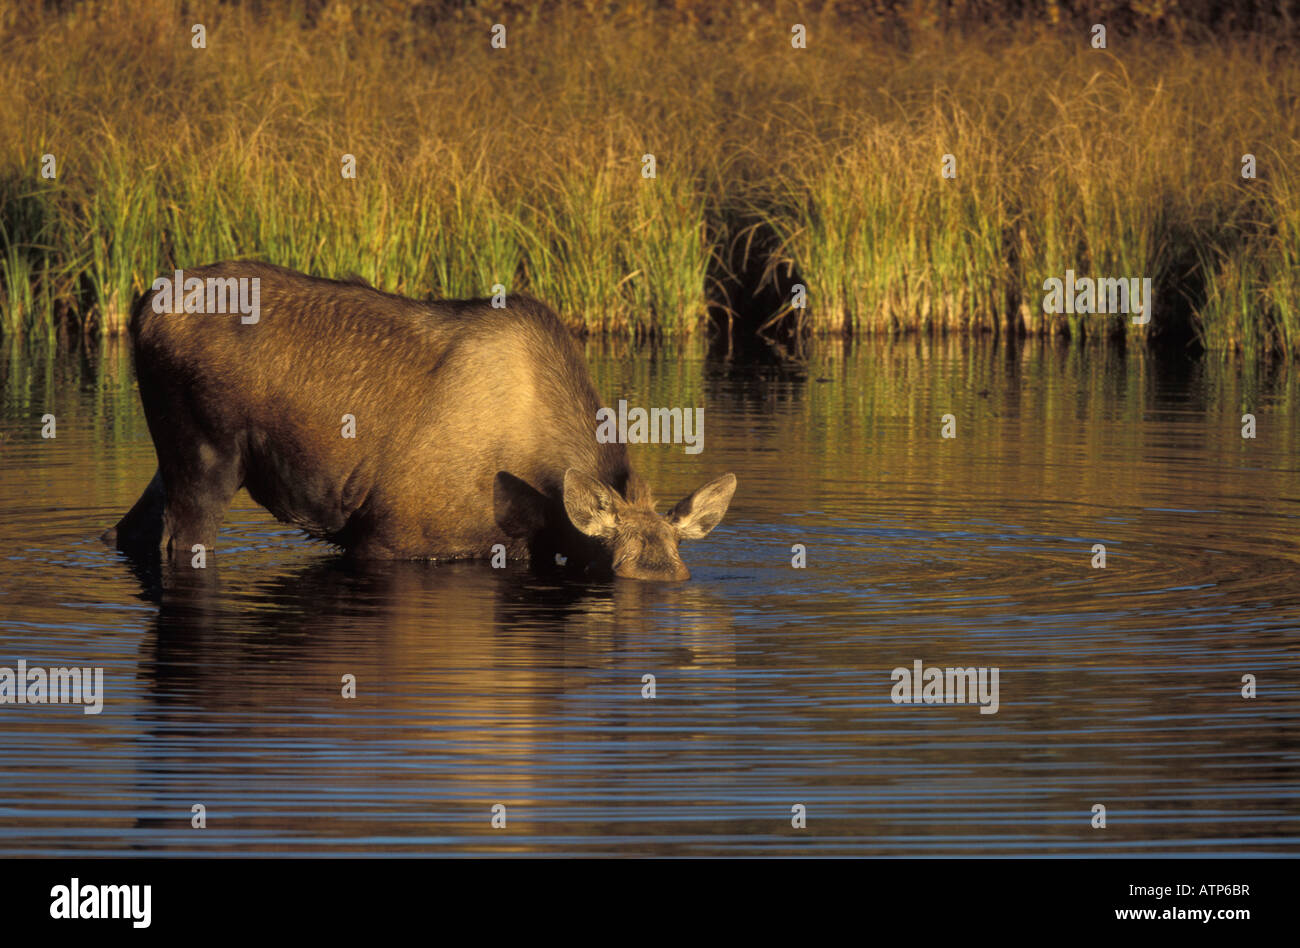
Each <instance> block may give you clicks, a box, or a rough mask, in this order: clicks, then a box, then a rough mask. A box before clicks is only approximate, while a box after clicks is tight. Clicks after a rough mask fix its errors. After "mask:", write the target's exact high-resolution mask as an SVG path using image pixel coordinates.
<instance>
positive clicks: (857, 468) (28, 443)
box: [0, 340, 1300, 855]
mask: <svg viewBox="0 0 1300 948" xmlns="http://www.w3.org/2000/svg"><path fill="white" fill-rule="evenodd" d="M589 359H590V361H591V362H592V366H593V374H594V375H595V376H596V378H597V383H598V387H599V389H600V390H601V392H602V393H603V394H604V395H605V397H606V399H607V400H608V402H609V403H611V404H613V403H615V402H616V400H617V399H618V398H627V399H628V400H629V402H630V403H631V404H634V405H637V404H639V405H662V406H672V405H703V406H704V407H705V409H706V411H705V449H704V452H703V453H702V454H699V455H695V456H692V455H686V454H685V453H684V452H683V451H682V450H681V448H680V447H671V446H643V447H641V448H639V449H634V459H636V460H638V461H639V462H640V463H639V466H640V467H641V468H642V469H643V470H644V472H645V473H646V474H647V475H648V477H649V479H650V480H651V482H652V483H653V484H654V485H655V487H656V493H657V495H658V496H660V497H662V498H663V499H664V500H667V501H669V502H671V501H672V500H675V499H676V498H677V497H679V496H681V495H683V494H685V493H686V492H688V491H689V490H691V489H692V488H693V487H695V486H697V485H698V484H699V483H701V482H703V481H704V480H706V479H708V478H710V477H713V476H715V475H717V474H720V473H723V472H725V471H734V472H735V473H736V474H737V476H738V478H739V481H740V487H739V490H738V491H737V494H736V498H735V501H734V503H733V505H732V508H731V511H730V513H729V514H728V516H727V518H726V520H725V521H724V522H723V524H722V526H721V527H719V528H718V530H717V531H715V532H714V533H713V534H712V535H711V536H709V537H708V538H706V539H705V540H702V541H699V542H697V543H695V544H693V545H690V546H684V547H683V554H684V558H685V560H686V562H687V564H688V565H689V566H690V568H691V570H692V572H693V574H694V575H693V578H692V580H691V581H690V582H688V583H685V584H681V585H651V584H638V583H635V582H629V581H618V582H616V583H613V584H606V585H589V586H580V585H557V584H555V583H552V582H543V581H541V580H538V579H534V578H531V577H530V576H529V575H528V574H527V573H525V572H522V571H520V570H516V569H511V570H505V571H497V570H492V569H490V568H488V567H487V566H485V565H457V566H430V565H422V564H398V565H391V566H383V567H377V568H374V569H369V570H366V571H357V570H351V569H348V568H345V567H344V566H343V565H342V564H341V563H340V562H339V561H338V560H337V559H335V558H334V557H333V556H331V555H330V553H329V552H328V550H327V549H325V548H323V547H321V546H319V545H317V544H314V543H312V542H310V541H307V540H304V539H302V538H301V537H300V536H299V535H297V534H296V533H295V532H294V531H292V530H290V529H288V528H286V527H284V526H282V525H280V524H278V523H276V522H275V521H274V520H272V519H271V518H270V517H269V515H267V514H266V513H265V512H263V511H261V510H260V509H259V508H257V507H256V506H254V505H252V504H251V502H250V501H249V500H248V499H247V497H246V496H244V495H242V494H241V496H240V498H239V500H238V502H237V505H236V507H235V508H234V509H232V511H231V512H230V514H229V516H228V518H227V522H226V526H225V529H224V530H223V533H222V537H221V541H222V542H221V548H220V551H219V552H218V554H217V556H216V563H215V566H214V568H213V569H210V570H209V571H208V572H207V573H205V574H192V573H191V574H189V575H180V576H176V575H168V576H166V577H163V578H162V581H161V583H162V589H161V595H160V590H159V588H158V587H159V579H158V577H148V576H143V577H142V576H139V575H137V574H136V573H134V572H133V571H132V570H131V569H130V568H129V567H128V565H127V564H126V563H125V561H124V560H123V559H122V558H121V557H120V556H119V555H118V554H117V553H116V552H112V551H108V550H106V549H105V548H104V547H102V546H101V545H100V543H99V542H98V540H97V539H96V536H97V534H98V533H99V532H100V531H101V530H103V529H104V528H105V527H107V526H108V525H110V524H111V523H113V522H115V520H116V519H117V518H118V517H119V516H120V515H121V514H122V512H123V511H125V510H126V509H127V507H128V506H129V505H130V504H131V503H132V502H133V501H134V500H135V498H136V496H137V495H138V493H139V492H140V490H141V488H142V487H143V486H144V484H145V483H146V482H147V481H148V479H149V477H150V476H151V475H152V472H153V469H154V462H153V456H152V448H151V445H150V443H149V439H148V434H147V431H146V428H145V426H144V422H143V418H142V415H141V413H140V409H139V405H138V398H137V397H136V395H135V394H134V392H133V391H132V390H131V383H130V374H129V369H128V367H127V363H126V361H125V353H123V352H122V351H120V349H117V348H113V349H110V350H108V351H107V352H105V353H103V354H95V353H91V354H84V353H79V354H74V355H71V356H52V355H48V354H39V353H38V354H36V355H35V356H32V355H31V354H22V353H15V352H12V351H6V352H5V354H4V362H3V363H2V368H0V371H3V372H4V373H5V378H4V384H3V398H4V401H3V410H2V411H0V472H2V474H3V478H2V480H0V629H2V633H0V634H2V636H3V639H2V642H3V644H2V646H0V647H2V651H0V665H8V666H10V667H13V666H15V665H16V663H17V661H18V659H26V661H27V662H28V664H29V665H35V666H65V665H71V664H76V665H83V666H102V667H103V668H104V670H105V686H106V691H107V698H106V702H105V706H104V710H103V712H102V713H101V714H99V715H97V716H95V715H85V714H83V713H82V712H81V710H79V709H77V708H72V707H59V706H33V705H22V706H18V705H4V706H0V755H2V756H3V760H4V766H3V767H2V768H0V854H4V855H38V854H40V855H47V854H48V855H73V854H96V855H109V854H128V855H129V854H147V853H167V854H215V853H219V854H237V853H279V854H355V853H375V852H380V853H392V854H410V855H417V854H470V853H489V854H550V855H556V854H589V853H620V854H657V855H769V854H771V855H796V854H825V855H953V854H959V855H966V854H989V855H1009V854H1033V855H1047V854H1052V855H1078V854H1084V855H1094V854H1118V855H1155V854H1175V855H1184V854H1193V853H1224V854H1230V853H1239V854H1251V855H1279V854H1287V855H1295V854H1297V853H1300V835H1298V833H1297V830H1298V829H1300V825H1298V821H1300V793H1298V791H1300V766H1298V765H1300V741H1298V740H1297V730H1296V724H1297V708H1298V705H1297V686H1298V683H1300V675H1298V674H1297V671H1300V649H1298V646H1300V639H1298V636H1297V624H1298V620H1300V543H1298V539H1300V520H1298V518H1300V481H1298V480H1297V457H1298V454H1297V449H1298V448H1300V418H1298V416H1297V411H1296V408H1295V405H1296V404H1297V401H1296V396H1297V394H1300V393H1298V392H1297V388H1298V387H1300V383H1298V382H1297V378H1296V373H1295V371H1294V369H1290V370H1288V369H1287V368H1286V367H1282V368H1280V369H1276V370H1267V369H1262V368H1258V367H1255V366H1251V365H1243V364H1237V363H1231V362H1229V363H1225V364H1220V363H1217V362H1215V361H1214V360H1207V361H1203V362H1195V361H1184V360H1170V361H1168V362H1157V361H1155V360H1154V359H1153V358H1152V357H1150V356H1149V355H1145V354H1143V353H1139V352H1133V351H1132V350H1130V351H1128V352H1127V353H1125V352H1123V351H1121V350H1115V349H1084V348H1077V347H1076V348H1061V347H1056V346H1051V345H1042V344H1031V345H1025V346H1016V347H1006V346H1001V347H999V346H994V345H992V344H989V343H982V342H978V341H976V342H970V341H957V340H940V341H935V342H926V341H915V340H914V341H904V342H896V343H885V342H879V343H866V344H862V345H859V346H858V347H856V348H846V347H844V346H842V345H839V344H831V343H822V344H820V345H818V346H815V347H814V350H813V352H812V354H811V357H810V358H809V360H808V362H807V363H806V364H804V365H802V366H801V365H782V364H779V363H776V362H774V361H768V362H766V363H752V362H741V361H727V360H723V359H708V358H705V357H704V356H703V355H702V354H700V353H692V352H687V353H685V354H660V355H654V354H649V353H627V352H601V351H598V350H596V349H594V348H593V349H592V350H591V351H590V352H589ZM47 411H48V412H52V413H53V414H54V415H55V416H56V420H57V426H58V427H57V437H56V438H54V439H52V440H48V439H42V438H41V437H40V418H41V416H42V415H43V414H44V413H45V412H47ZM1245 412H1251V413H1253V414H1254V415H1255V416H1256V419H1257V424H1258V437H1257V438H1255V439H1253V440H1247V439H1243V438H1242V436H1241V428H1242V421H1241V416H1242V415H1243V414H1244V413H1245ZM945 413H952V414H953V415H954V417H955V420H956V433H957V437H956V438H955V439H950V440H946V439H943V438H941V437H940V428H941V424H942V421H941V416H942V415H944V414H945ZM1096 543H1102V544H1104V545H1105V547H1106V567H1105V569H1094V568H1093V567H1092V561H1093V557H1094V554H1093V551H1092V548H1093V545H1094V544H1096ZM795 544H803V545H804V546H805V547H806V550H807V554H806V555H807V568H805V569H795V568H792V566H791V558H792V553H791V548H792V546H793V545H795ZM196 575H198V576H201V578H199V579H196V578H195V576H196ZM917 659H920V660H922V661H923V662H924V663H925V664H927V665H941V666H947V665H961V666H976V667H997V668H998V669H999V670H1000V679H999V680H1000V707H999V710H998V712H997V713H996V714H987V715H986V714H980V713H979V709H978V707H976V706H974V705H964V706H959V705H934V706H925V705H895V704H893V703H891V701H890V691H891V687H892V684H893V683H892V681H891V677H890V672H891V670H892V669H893V668H895V667H897V666H904V667H911V665H912V663H913V662H914V661H915V660H917ZM349 674H351V675H355V676H356V682H357V696H356V698H355V699H350V700H349V699H345V698H343V697H342V696H341V693H340V691H341V688H342V685H341V680H342V678H343V676H344V675H349ZM647 674H652V675H654V676H655V685H656V697H655V698H654V699H652V700H650V699H646V698H643V697H642V688H643V684H642V676H644V675H647ZM1247 674H1249V675H1253V676H1255V677H1256V679H1257V682H1258V684H1257V688H1258V696H1257V697H1255V698H1254V699H1245V698H1243V697H1242V695H1241V689H1242V677H1243V675H1247ZM498 803H499V804H504V805H505V807H506V820H507V822H506V826H505V827H504V828H493V827H492V825H491V819H492V807H493V806H494V805H495V804H498ZM195 804H202V805H203V806H204V807H205V808H206V819H207V827H206V828H205V829H196V828H193V827H192V826H191V813H192V807H193V806H194V805H195ZM796 804H802V805H804V806H805V807H806V808H807V826H806V828H804V829H796V828H793V827H792V826H791V808H792V806H794V805H796ZM1095 804H1103V805H1104V806H1105V807H1106V818H1107V825H1106V827H1105V828H1104V829H1102V828H1093V826H1092V825H1091V821H1092V808H1093V806H1094V805H1095Z"/></svg>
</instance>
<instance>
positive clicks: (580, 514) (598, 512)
mask: <svg viewBox="0 0 1300 948" xmlns="http://www.w3.org/2000/svg"><path fill="white" fill-rule="evenodd" d="M620 506H622V501H621V499H620V498H619V497H618V495H617V494H615V493H614V490H613V488H611V487H607V486H606V485H604V484H602V483H601V482H600V481H598V480H596V479H595V478H594V477H590V476H588V475H586V474H583V473H582V472H581V471H577V470H574V469H573V468H569V469H568V470H567V471H565V472H564V509H565V512H567V513H568V515H569V520H571V521H572V522H573V525H574V526H575V527H577V528H578V529H579V530H581V531H582V532H583V533H585V534H586V535H587V536H589V537H610V536H613V535H614V532H615V531H616V530H617V529H618V508H619V507H620Z"/></svg>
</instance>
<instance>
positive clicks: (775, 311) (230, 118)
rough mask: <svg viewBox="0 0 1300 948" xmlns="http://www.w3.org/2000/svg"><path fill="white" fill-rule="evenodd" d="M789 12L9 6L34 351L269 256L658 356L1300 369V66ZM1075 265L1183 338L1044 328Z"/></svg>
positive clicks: (3, 221)
mask: <svg viewBox="0 0 1300 948" xmlns="http://www.w3.org/2000/svg"><path fill="white" fill-rule="evenodd" d="M758 6H759V5H749V4H745V5H743V6H742V5H737V8H736V9H735V10H734V11H733V10H725V11H724V10H722V9H719V8H712V7H709V6H706V5H704V4H698V5H697V4H691V3H678V4H675V5H673V6H672V7H671V8H669V7H660V6H657V5H654V4H647V3H621V4H605V5H602V4H600V3H596V2H591V3H587V4H583V5H577V4H573V5H566V4H558V5H555V4H548V5H545V6H543V7H541V8H537V9H526V8H523V7H521V8H518V9H517V10H515V12H511V9H512V8H507V9H506V11H505V12H502V11H501V10H500V9H498V8H496V7H492V8H489V7H481V8H480V7H477V6H474V5H472V4H470V5H463V4H458V5H447V9H446V10H443V9H441V8H438V9H435V8H434V5H432V4H428V3H418V2H401V0H390V2H383V3H374V4H366V3H359V2H358V3H351V2H341V0H331V2H328V3H321V2H315V3H297V4H295V3H290V2H285V3H275V2H266V3H260V4H247V5H226V4H222V5H212V6H208V5H203V6H202V9H200V8H199V7H197V6H195V5H191V4H184V3H180V2H175V0H145V2H130V3H128V2H124V0H96V2H85V3H65V4H52V5H50V6H49V8H48V9H47V10H46V11H45V12H41V11H40V10H39V9H36V10H33V9H31V7H29V6H28V5H27V4H20V3H18V2H16V0H0V83H2V84H3V88H4V89H5V90H6V94H5V95H4V96H3V97H0V330H2V331H3V332H4V333H6V334H11V335H28V336H33V335H53V334H55V333H56V332H58V331H64V330H67V329H73V330H77V331H86V332H89V333H92V334H114V333H117V332H119V331H120V330H121V329H122V327H123V325H124V321H125V314H126V312H127V310H128V309H129V306H130V303H131V300H132V299H133V297H134V296H135V295H136V294H138V293H140V292H141V291H142V290H144V289H145V288H147V287H148V285H149V283H150V282H151V281H152V280H153V278H154V277H155V276H157V275H159V274H161V273H164V272H168V271H170V270H171V269H172V268H174V267H182V268H183V267H185V266H193V265H198V264H202V263H208V262H211V261H215V260H219V259H228V258H236V257H246V258H257V259H264V260H268V261H271V262H274V263H278V264H282V265H285V266H290V267H294V268H296V269H300V270H304V271H307V272H312V273H317V274H321V275H327V276H346V275H349V274H356V275H359V276H361V277H363V278H365V279H367V280H369V281H371V282H372V283H374V284H375V285H376V286H380V287H382V288H384V289H387V290H391V291H393V292H399V293H405V294H410V295H415V296H438V297H461V296H485V295H489V294H490V293H492V292H493V290H492V288H493V286H494V285H495V284H501V285H503V286H505V287H506V288H507V290H509V291H512V292H513V291H527V292H531V293H533V294H535V295H537V296H539V297H541V298H543V299H545V300H546V301H547V302H549V303H550V304H552V305H553V306H555V307H556V309H557V310H559V311H560V312H561V314H562V315H563V317H564V318H565V319H566V320H567V321H569V323H570V325H572V326H573V327H574V328H575V329H587V330H590V331H593V332H602V333H612V334H627V335H633V336H642V335H658V336H678V335H688V334H690V333H692V332H694V331H696V330H698V329H699V328H700V327H701V326H702V325H703V323H704V322H705V321H706V320H707V319H708V318H709V314H710V312H713V313H715V314H716V313H718V312H725V311H726V310H727V309H728V307H730V309H731V310H732V311H733V312H732V313H731V315H732V316H733V317H736V318H739V319H741V321H742V323H743V324H744V328H746V329H747V330H749V331H756V330H762V331H763V332H765V333H776V332H780V331H790V330H792V329H803V330H811V331H815V332H859V333H861V332H873V331H904V330H911V329H918V330H934V329H945V330H969V331H992V332H1008V331H1011V332H1020V331H1027V332H1030V333H1049V334H1052V333H1068V334H1070V335H1072V336H1080V335H1084V336H1086V335H1094V334H1096V335H1107V336H1109V335H1128V336H1130V337H1133V338H1143V337H1146V336H1148V335H1163V336H1164V337H1165V338H1167V339H1169V340H1171V341H1173V342H1175V343H1182V342H1185V341H1187V340H1188V339H1189V338H1191V337H1193V336H1194V337H1196V338H1198V339H1199V340H1200V341H1201V342H1202V343H1203V344H1204V345H1205V346H1207V347H1209V348H1211V349H1222V350H1231V349H1238V350H1242V351H1244V352H1246V353H1248V354H1250V353H1258V352H1264V351H1286V352H1290V353H1293V354H1294V353H1300V275H1298V274H1300V270H1298V269H1297V268H1298V267H1300V185H1298V184H1297V179H1296V175H1297V173H1300V171H1298V169H1300V57H1297V56H1296V55H1295V45H1294V42H1293V39H1292V38H1288V37H1287V36H1285V35H1281V34H1279V33H1276V32H1273V31H1269V30H1256V31H1254V32H1235V33H1215V32H1213V31H1208V30H1203V31H1200V32H1197V33H1195V34H1194V35H1193V34H1192V33H1185V34H1184V35H1174V34H1175V33H1177V32H1180V31H1174V33H1171V32H1170V31H1169V30H1168V29H1165V30H1159V29H1156V30H1142V29H1138V28H1136V27H1134V28H1132V29H1129V28H1127V26H1132V24H1126V22H1125V21H1124V20H1123V18H1121V17H1116V19H1115V20H1114V27H1113V28H1112V29H1111V30H1110V32H1109V34H1108V37H1107V48H1106V49H1094V48H1093V47H1092V46H1091V45H1090V39H1091V35H1090V32H1089V28H1088V26H1087V25H1086V24H1084V23H1083V21H1080V23H1079V24H1076V25H1071V24H1070V22H1068V21H1067V19H1068V18H1063V17H1062V16H1061V15H1060V10H1059V9H1058V7H1057V5H1056V4H1051V3H1048V4H1043V5H1042V11H1040V12H1038V13H1037V14H1035V13H1034V12H1033V11H1032V9H1030V8H1031V7H1032V5H1026V8H1025V9H1024V10H1022V11H1021V12H1020V13H1019V15H1018V18H1017V19H1016V21H1015V22H1012V23H1002V24H998V23H992V22H988V18H987V17H985V18H983V19H982V20H981V21H980V22H978V23H971V22H963V23H962V24H961V25H960V28H956V27H953V26H952V25H951V24H945V23H943V22H941V21H939V20H936V19H934V18H930V19H927V18H926V16H925V15H923V14H924V11H925V10H926V9H928V6H927V5H925V4H914V5H910V6H908V5H903V4H900V5H898V9H896V10H893V11H892V13H889V11H886V13H889V15H886V14H885V13H882V12H881V11H879V10H873V9H864V10H848V12H844V11H845V10H846V9H848V8H835V9H836V10H839V12H835V10H829V9H828V10H825V11H822V12H810V11H809V10H808V9H807V8H806V7H800V8H794V7H792V8H790V9H787V10H777V11H771V10H760V9H758ZM1148 6H1150V5H1148ZM1155 6H1159V4H1157V5H1155ZM900 10H901V11H902V13H900V12H899V11H900ZM909 11H910V12H909ZM917 11H921V12H917ZM498 22H499V23H502V24H503V25H504V26H505V27H506V48H505V49H495V48H493V47H492V45H491V42H490V41H491V36H492V34H491V30H492V26H493V24H494V23H498ZM1103 22H1104V19H1103ZM195 23H202V24H203V28H204V33H205V39H206V48H204V49H196V48H194V47H193V45H192V39H193V36H194V34H193V31H192V28H193V26H194V24H195ZM795 23H801V24H803V25H804V26H805V27H806V30H807V48H806V49H796V48H793V47H792V44H791V36H792V34H791V26H792V24H795ZM1139 26H1140V24H1139ZM1248 154H1249V155H1253V156H1254V160H1255V163H1256V166H1257V176H1256V177H1255V178H1253V179H1251V178H1243V177H1242V173H1241V172H1242V167H1243V156H1244V155H1248ZM345 155H352V156H355V167H356V175H355V178H349V177H345V176H344V174H343V173H342V170H343V167H344V161H345V159H344V156H345ZM649 155H653V156H654V158H653V163H654V177H647V176H646V173H647V170H646V169H647V167H648V162H647V158H646V156H649ZM945 155H951V156H952V159H951V164H950V167H951V168H952V169H953V170H955V177H944V176H943V175H942V174H941V169H942V167H943V161H944V156H945ZM45 156H53V157H52V161H53V162H54V169H55V176H54V177H52V178H51V177H44V176H43V175H42V171H43V170H44V169H46V168H47V166H48V163H49V161H50V160H51V159H49V158H46V157H45ZM1067 269H1072V270H1074V271H1076V272H1077V273H1080V274H1088V275H1093V276H1106V277H1124V278H1130V277H1149V278H1151V279H1152V282H1153V284H1154V286H1155V299H1156V304H1155V317H1154V319H1153V320H1152V321H1151V322H1150V323H1149V324H1147V325H1145V326H1140V325H1135V324H1133V322H1132V321H1131V320H1130V319H1129V318H1128V317H1127V316H1123V315H1112V316H1077V315H1066V314H1061V315H1047V314H1044V312H1043V305H1042V302H1043V298H1044V289H1043V282H1044V280H1045V279H1047V278H1049V277H1060V276H1061V275H1062V274H1063V273H1064V272H1065V271H1066V270H1067ZM796 284H802V285H803V286H805V287H806V289H807V306H806V308H804V309H796V308H792V306H791V305H790V301H791V300H792V298H793V297H792V293H793V289H794V286H795V285H796ZM742 298H744V299H747V300H749V301H750V303H751V304H753V305H750V306H747V307H746V306H742V305H740V303H739V302H738V300H741V299H742ZM754 301H759V303H761V305H759V303H754Z"/></svg>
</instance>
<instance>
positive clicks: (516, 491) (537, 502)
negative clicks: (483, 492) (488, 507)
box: [492, 471, 546, 538]
mask: <svg viewBox="0 0 1300 948" xmlns="http://www.w3.org/2000/svg"><path fill="white" fill-rule="evenodd" d="M492 513H493V516H494V517H495V518H496V521H497V526H499V527H500V528H501V530H502V531H503V532H504V533H505V535H506V536H508V537H517V538H519V537H531V536H533V535H534V534H535V533H537V531H539V530H541V529H542V527H543V526H545V525H546V497H545V495H543V494H542V492H541V491H539V490H537V489H535V488H534V487H533V486H532V485H531V484H529V483H528V482H527V481H524V480H520V479H519V478H517V477H515V476H514V475H513V474H509V473H507V472H506V471H497V476H496V477H495V478H493V480H492Z"/></svg>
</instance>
